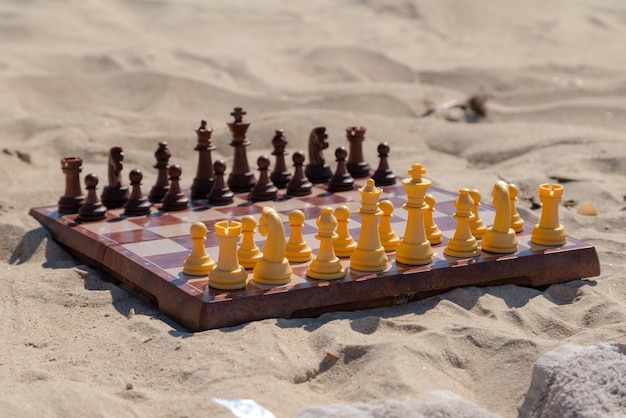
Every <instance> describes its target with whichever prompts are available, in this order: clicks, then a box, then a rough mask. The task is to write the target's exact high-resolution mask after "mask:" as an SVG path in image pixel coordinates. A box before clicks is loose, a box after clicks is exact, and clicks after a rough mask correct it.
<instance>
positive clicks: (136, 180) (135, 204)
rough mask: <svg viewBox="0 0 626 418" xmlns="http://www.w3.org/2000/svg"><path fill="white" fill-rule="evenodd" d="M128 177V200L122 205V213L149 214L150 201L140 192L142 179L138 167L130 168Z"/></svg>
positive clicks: (133, 214)
mask: <svg viewBox="0 0 626 418" xmlns="http://www.w3.org/2000/svg"><path fill="white" fill-rule="evenodd" d="M128 177H129V179H130V187H131V192H130V197H129V198H128V201H127V202H126V204H125V205H124V215H126V216H145V215H148V214H150V208H151V207H152V203H150V201H149V200H148V198H147V197H145V196H144V195H143V193H142V192H141V180H143V174H142V173H141V170H139V169H138V168H135V169H134V170H131V171H130V174H129V175H128Z"/></svg>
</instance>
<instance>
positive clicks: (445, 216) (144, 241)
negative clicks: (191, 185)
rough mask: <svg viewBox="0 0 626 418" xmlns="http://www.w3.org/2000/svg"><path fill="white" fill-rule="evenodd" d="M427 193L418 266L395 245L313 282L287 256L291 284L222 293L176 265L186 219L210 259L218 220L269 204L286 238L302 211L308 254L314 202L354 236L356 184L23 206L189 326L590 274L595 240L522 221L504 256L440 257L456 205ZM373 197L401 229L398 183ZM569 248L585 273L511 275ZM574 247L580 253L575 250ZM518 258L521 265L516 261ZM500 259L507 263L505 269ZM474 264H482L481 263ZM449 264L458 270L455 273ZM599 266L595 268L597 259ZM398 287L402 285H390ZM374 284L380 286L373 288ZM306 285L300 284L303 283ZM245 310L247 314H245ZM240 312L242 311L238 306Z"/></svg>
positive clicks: (489, 212) (485, 212)
mask: <svg viewBox="0 0 626 418" xmlns="http://www.w3.org/2000/svg"><path fill="white" fill-rule="evenodd" d="M356 185H357V187H361V186H364V185H365V180H364V179H360V180H357V182H356ZM429 193H431V194H432V195H433V196H434V197H435V199H436V201H437V204H436V206H435V209H436V211H435V213H434V220H435V223H436V224H437V226H438V227H439V229H441V230H442V232H443V243H442V244H440V245H437V246H433V251H434V260H433V263H431V264H430V265H427V266H420V267H415V266H412V267H411V266H401V265H397V264H396V263H395V261H394V260H395V259H394V253H388V257H389V261H390V263H389V265H388V269H387V270H386V271H385V272H383V273H373V274H372V273H363V272H355V271H350V269H349V268H347V267H348V265H349V260H348V259H344V260H343V261H342V262H343V264H344V266H345V267H346V268H347V269H346V270H347V276H346V278H344V279H341V280H338V281H317V280H315V279H308V278H307V277H306V275H305V272H306V270H307V268H308V263H302V264H292V269H293V273H294V276H293V278H292V281H291V282H290V283H289V284H286V285H283V286H269V285H261V284H257V283H255V282H253V281H251V279H250V278H251V276H252V272H251V271H249V280H248V285H247V287H246V289H245V290H238V291H230V292H227V291H220V290H216V289H212V288H208V286H207V283H208V278H206V277H193V276H187V275H185V274H183V273H182V264H183V262H184V260H185V259H186V257H187V256H188V254H189V251H190V249H191V245H192V244H191V239H190V236H189V227H190V224H191V223H192V222H196V221H200V222H203V223H205V224H206V225H207V228H208V230H209V233H208V234H207V241H206V245H205V246H206V248H207V251H208V253H209V254H210V255H211V257H212V258H213V259H214V260H217V258H218V246H217V242H216V240H215V235H214V224H215V223H216V222H217V221H220V220H225V219H227V220H239V219H240V218H241V217H242V216H244V215H247V214H251V215H254V216H255V217H256V218H257V221H258V219H259V216H260V213H261V210H262V208H263V207H264V206H272V207H273V208H275V209H276V210H277V212H278V213H279V215H280V217H281V218H282V219H283V221H284V223H285V233H286V235H287V237H289V235H290V233H291V231H290V228H289V224H288V216H289V213H290V212H291V211H292V210H293V209H300V210H302V211H303V212H304V214H305V218H306V221H305V226H304V228H303V230H302V233H303V235H304V238H305V240H306V241H307V242H308V243H309V245H310V246H311V248H312V249H313V254H314V256H315V254H316V253H317V249H318V248H319V241H318V240H316V239H315V238H314V235H315V233H316V232H317V228H316V225H315V222H316V219H317V217H318V216H319V215H320V213H321V207H322V206H330V207H332V208H335V207H336V206H338V205H341V204H343V205H346V206H348V207H349V208H350V210H351V212H352V215H351V217H350V223H349V229H350V233H351V234H352V236H353V237H354V239H355V240H357V241H358V238H359V230H360V226H361V225H360V217H359V216H358V215H356V212H357V210H358V209H359V208H360V205H361V202H360V195H359V193H358V191H357V190H356V189H355V190H353V191H350V192H342V193H329V192H327V191H326V189H325V186H324V185H318V186H316V187H315V188H314V190H313V194H312V195H310V196H305V197H293V198H286V197H284V196H280V197H279V199H278V200H277V201H272V202H257V203H251V202H249V201H247V200H246V198H247V194H240V195H236V197H235V202H234V203H233V204H231V205H228V206H221V207H219V206H216V207H210V206H208V205H206V203H205V202H201V203H196V204H194V205H192V207H191V208H190V209H188V210H184V211H180V212H169V213H165V212H161V211H159V210H158V209H157V208H153V209H152V212H151V214H150V215H149V216H145V217H138V218H132V217H125V216H124V215H123V209H116V210H112V211H109V212H108V215H107V219H106V220H104V221H99V222H93V223H86V222H85V223H76V222H75V219H76V215H67V216H63V217H59V215H58V212H57V211H56V209H57V208H56V206H53V207H44V208H35V209H32V210H31V214H32V215H33V216H35V217H36V218H37V219H38V220H39V221H40V222H41V223H42V224H43V225H44V226H46V227H48V228H49V229H50V230H51V231H52V233H53V236H54V237H55V239H57V240H58V241H60V242H61V243H63V244H65V245H66V246H68V247H69V248H70V249H71V250H73V251H74V252H75V253H77V254H78V255H79V256H84V257H86V258H87V259H88V261H90V262H91V263H92V264H95V265H96V266H98V267H101V268H103V269H104V270H106V271H108V272H110V273H111V274H113V275H114V276H116V277H117V278H118V279H120V280H122V281H124V282H127V283H129V284H131V285H132V286H133V287H136V288H138V289H139V290H141V291H143V292H144V293H147V294H149V295H150V296H152V297H153V299H155V302H157V303H158V305H159V307H160V308H161V310H162V311H164V312H165V313H166V314H168V315H170V316H171V317H172V318H173V319H175V320H177V321H179V322H180V323H182V324H183V325H185V326H187V327H188V328H190V329H192V330H200V329H208V328H215V327H221V326H228V325H235V324H238V323H242V322H246V321H249V320H254V319H262V318H269V317H275V316H291V315H292V314H297V313H298V312H300V311H302V313H303V314H306V312H310V313H311V314H319V313H321V312H324V311H330V310H337V309H355V308H365V307H370V306H379V305H385V304H393V303H400V302H402V301H406V300H410V299H417V298H419V297H410V298H408V299H407V298H406V297H405V296H407V295H409V294H411V295H412V294H414V293H416V292H419V290H420V289H418V288H417V287H420V286H421V287H420V288H422V289H423V291H424V292H426V293H424V295H423V296H428V295H429V294H433V293H436V291H437V290H439V291H443V290H446V289H449V288H452V287H455V286H457V285H481V284H490V283H506V282H511V283H516V282H520V283H521V284H530V285H539V284H544V283H543V281H546V280H548V281H549V282H550V283H554V282H558V281H566V280H571V279H575V278H579V277H586V276H585V275H586V274H588V275H595V274H594V272H595V270H594V269H595V264H597V256H595V250H594V249H593V247H591V246H589V245H587V244H585V243H582V242H580V241H577V240H575V239H572V238H568V241H567V243H566V245H565V246H563V247H559V248H547V247H539V246H535V245H531V244H530V242H529V240H530V230H531V228H532V225H529V224H527V225H526V226H525V230H524V232H523V233H521V234H518V240H519V244H520V245H519V249H518V252H516V253H515V254H512V255H506V256H502V255H496V254H489V253H483V254H482V255H481V256H480V257H478V258H476V259H471V260H459V259H455V258H450V257H447V256H444V255H443V248H444V247H445V246H446V244H447V241H448V239H449V238H450V237H451V236H452V235H453V233H454V230H455V228H456V222H455V220H454V219H453V218H452V217H451V216H450V215H451V214H453V213H454V212H455V207H454V199H455V198H456V194H453V193H448V192H446V191H443V190H439V189H437V188H434V187H431V189H430V190H429ZM483 196H487V197H488V196H489V194H488V193H484V192H483ZM380 199H381V200H382V199H389V200H391V201H392V202H393V204H394V207H395V210H394V213H393V218H392V220H391V221H392V227H393V229H394V230H395V232H396V233H397V234H398V236H399V237H402V235H403V234H404V229H405V224H406V219H407V212H406V211H405V210H403V209H402V205H403V204H404V203H405V202H406V195H405V192H404V189H403V187H402V186H401V185H400V184H397V185H396V186H390V187H384V188H383V193H382V194H381V197H380ZM485 203H486V202H485V201H483V202H482V206H481V210H480V215H481V218H482V219H483V221H484V222H485V223H486V224H487V225H490V224H491V223H492V222H493V218H494V215H495V211H494V209H493V208H492V207H490V206H489V205H487V204H485ZM255 240H256V242H257V245H258V246H259V248H261V250H262V249H263V243H264V240H265V239H264V238H263V237H262V236H261V235H260V234H258V233H257V234H256V236H255ZM575 251H583V253H581V254H583V255H584V258H585V259H584V260H583V261H582V262H584V264H585V265H586V266H587V267H586V268H587V269H588V270H589V271H588V272H586V270H585V269H584V268H579V267H581V266H574V268H573V269H572V268H571V267H570V268H569V269H568V270H572V272H571V273H568V274H566V276H567V277H561V276H562V275H560V276H559V275H551V274H550V272H549V271H546V272H545V276H546V277H545V278H544V277H542V278H541V279H540V280H539V282H534V281H533V279H534V278H533V277H531V278H530V281H529V280H528V279H520V280H518V279H519V278H520V277H522V276H524V275H526V273H525V270H526V269H527V270H528V271H529V273H528V274H529V275H530V274H532V271H535V270H536V268H537V266H536V264H537V263H543V264H545V265H544V266H543V267H541V266H540V267H541V268H543V269H544V270H545V268H546V266H551V265H553V264H554V263H555V262H557V261H559V260H560V261H559V262H560V263H563V262H567V263H568V265H571V261H570V260H569V259H570V258H572V259H575V258H576V257H574V256H571V255H568V252H575ZM581 254H578V258H580V255H581ZM566 255H567V256H566ZM594 257H595V260H594ZM524 258H529V260H528V261H524V260H523V259H524ZM516 260H517V261H516ZM542 260H544V261H542ZM520 261H523V262H524V263H526V264H525V265H522V264H520ZM507 263H508V266H510V268H509V267H507ZM481 264H483V265H484V266H483V267H481V266H480V265H481ZM458 268H472V269H474V270H472V272H473V273H472V272H470V271H468V272H467V273H464V274H457V272H459V270H458ZM452 269H456V271H455V272H454V273H453V272H452ZM597 269H598V273H599V266H598V267H597ZM509 270H510V271H509ZM469 273H472V274H470V276H475V278H472V277H469V276H468V277H467V278H465V276H467V274H469ZM478 273H480V274H478ZM451 274H452V276H451ZM541 275H542V276H543V275H544V274H541ZM576 275H578V276H576ZM455 276H458V280H457V281H458V282H459V284H455V280H454V278H455ZM569 276H572V277H569ZM392 277H395V278H396V279H394V280H395V281H389V283H385V278H388V279H389V278H392ZM408 279H411V280H408ZM420 279H421V280H420ZM444 279H445V280H444ZM398 280H399V281H398ZM407 280H408V281H407ZM442 280H443V281H442ZM366 281H369V282H371V283H369V284H368V286H367V292H366V294H365V296H355V294H356V293H359V292H356V293H355V294H353V295H350V292H354V291H355V290H359V291H360V290H363V291H364V290H365V287H363V286H360V285H358V283H359V282H366ZM415 281H431V283H429V284H428V285H424V284H419V285H417V284H412V283H413V282H415ZM400 284H401V285H400ZM334 286H337V289H333V287H334ZM357 286H359V287H357ZM398 286H399V287H400V288H397V287H398ZM415 286H417V287H415ZM389 287H396V289H389ZM404 287H406V289H405V288H404ZM322 288H324V289H323V290H319V292H320V297H321V294H322V293H324V294H326V295H327V296H328V297H327V298H321V299H320V300H314V301H311V300H312V298H311V295H312V293H311V292H312V290H311V289H313V290H315V289H322ZM340 288H341V289H340ZM380 288H384V290H383V291H381V292H380V294H377V291H378V290H380ZM305 289H308V290H306V291H305ZM370 294H371V295H370ZM270 295H274V296H276V297H275V298H269V297H266V298H265V299H263V296H270ZM368 295H370V296H368ZM329 298H330V299H329ZM359 298H360V299H359ZM313 299H315V298H313ZM378 299H380V301H378ZM383 299H384V301H383ZM238 300H241V301H244V300H245V302H241V304H238V302H236V301H238ZM218 302H230V304H232V306H231V307H229V308H224V306H225V305H224V304H223V303H222V304H221V305H220V306H219V307H218V306H217V303H218ZM273 303H280V304H282V305H283V306H281V307H280V309H279V308H277V307H274V306H270V305H271V304H273ZM212 305H216V306H215V307H213V306H212ZM307 309H308V310H307ZM249 310H252V311H253V312H248V311H249ZM239 311H241V314H238V313H237V312H239ZM244 311H245V312H244ZM222 315H223V317H222Z"/></svg>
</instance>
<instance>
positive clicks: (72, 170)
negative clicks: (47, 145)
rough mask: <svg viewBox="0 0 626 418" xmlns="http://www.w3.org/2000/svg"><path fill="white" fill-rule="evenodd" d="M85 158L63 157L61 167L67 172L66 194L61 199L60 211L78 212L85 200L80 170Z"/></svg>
mask: <svg viewBox="0 0 626 418" xmlns="http://www.w3.org/2000/svg"><path fill="white" fill-rule="evenodd" d="M82 165H83V159H82V158H80V157H66V158H61V169H62V170H63V174H65V194H64V195H63V196H61V198H60V199H59V213H78V209H80V207H81V205H82V204H83V202H84V201H85V195H83V191H82V189H81V187H80V172H81V170H82V168H83V167H82Z"/></svg>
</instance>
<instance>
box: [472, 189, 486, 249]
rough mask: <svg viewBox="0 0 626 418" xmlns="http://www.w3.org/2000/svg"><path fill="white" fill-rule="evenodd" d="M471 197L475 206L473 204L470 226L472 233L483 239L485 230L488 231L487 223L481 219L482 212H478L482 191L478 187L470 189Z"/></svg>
mask: <svg viewBox="0 0 626 418" xmlns="http://www.w3.org/2000/svg"><path fill="white" fill-rule="evenodd" d="M469 193H470V197H471V198H472V200H473V201H474V206H472V215H474V216H472V217H471V218H470V228H471V230H472V235H473V236H474V237H475V238H476V239H481V238H482V237H483V235H485V231H487V225H485V223H484V222H483V220H482V219H480V213H479V212H478V208H479V207H480V199H481V197H480V192H479V191H478V190H477V189H471V190H470V192H469Z"/></svg>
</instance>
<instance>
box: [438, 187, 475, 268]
mask: <svg viewBox="0 0 626 418" xmlns="http://www.w3.org/2000/svg"><path fill="white" fill-rule="evenodd" d="M473 206H474V201H473V200H472V197H471V196H470V190H469V189H461V190H459V196H458V197H457V198H456V200H455V201H454V207H455V208H456V212H455V213H454V215H452V217H453V218H454V219H456V221H457V227H456V231H455V232H454V236H453V237H452V238H450V241H448V245H447V246H446V248H444V249H443V253H444V254H445V255H449V256H450V257H459V258H470V257H476V256H478V255H480V249H479V248H478V241H476V237H474V236H473V235H472V229H471V227H470V219H471V218H472V216H473V215H472V207H473Z"/></svg>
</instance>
